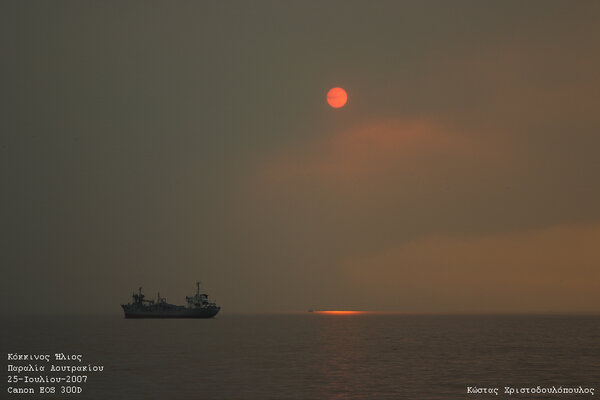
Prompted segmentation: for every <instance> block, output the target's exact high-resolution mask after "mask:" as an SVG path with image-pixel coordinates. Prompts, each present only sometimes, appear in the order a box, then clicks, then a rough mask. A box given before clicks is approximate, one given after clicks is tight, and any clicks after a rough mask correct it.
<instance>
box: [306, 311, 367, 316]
mask: <svg viewBox="0 0 600 400" xmlns="http://www.w3.org/2000/svg"><path fill="white" fill-rule="evenodd" d="M313 312H314V313H316V314H330V315H351V314H364V313H366V311H341V310H327V311H313Z"/></svg>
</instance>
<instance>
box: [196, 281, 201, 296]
mask: <svg viewBox="0 0 600 400" xmlns="http://www.w3.org/2000/svg"><path fill="white" fill-rule="evenodd" d="M196 296H200V282H196Z"/></svg>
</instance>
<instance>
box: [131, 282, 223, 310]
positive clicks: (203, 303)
mask: <svg viewBox="0 0 600 400" xmlns="http://www.w3.org/2000/svg"><path fill="white" fill-rule="evenodd" d="M131 297H132V302H131V303H128V304H121V307H122V308H123V311H124V312H125V318H212V317H214V316H215V315H217V313H218V312H219V310H220V309H221V307H219V306H217V304H216V303H214V302H211V301H209V299H208V295H207V294H205V293H200V282H196V294H195V295H194V296H186V297H185V300H186V301H187V305H185V306H177V305H174V304H169V303H167V299H166V298H165V297H160V293H158V295H157V296H156V300H146V296H145V295H144V294H143V293H142V288H141V287H140V288H139V291H138V293H133V294H132V296H131Z"/></svg>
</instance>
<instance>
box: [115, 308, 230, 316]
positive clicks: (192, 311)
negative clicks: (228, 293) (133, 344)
mask: <svg viewBox="0 0 600 400" xmlns="http://www.w3.org/2000/svg"><path fill="white" fill-rule="evenodd" d="M220 309H221V307H206V308H185V309H183V310H173V311H144V310H123V311H124V312H125V318H128V319H141V318H161V319H165V318H213V317H214V316H215V315H217V314H218V312H219V310H220Z"/></svg>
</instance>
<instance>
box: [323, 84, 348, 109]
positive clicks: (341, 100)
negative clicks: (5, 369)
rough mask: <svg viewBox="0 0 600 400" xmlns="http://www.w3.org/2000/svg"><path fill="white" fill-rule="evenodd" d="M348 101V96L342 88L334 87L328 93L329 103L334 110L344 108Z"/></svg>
mask: <svg viewBox="0 0 600 400" xmlns="http://www.w3.org/2000/svg"><path fill="white" fill-rule="evenodd" d="M347 101H348V94H347V93H346V91H345V90H344V89H342V88H341V87H334V88H333V89H331V90H330V91H329V92H327V103H329V105H330V106H331V107H333V108H340V107H344V105H345V104H346V102H347Z"/></svg>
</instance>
